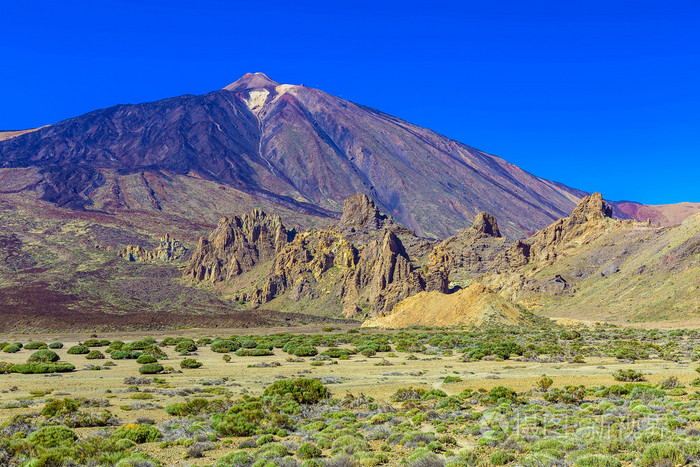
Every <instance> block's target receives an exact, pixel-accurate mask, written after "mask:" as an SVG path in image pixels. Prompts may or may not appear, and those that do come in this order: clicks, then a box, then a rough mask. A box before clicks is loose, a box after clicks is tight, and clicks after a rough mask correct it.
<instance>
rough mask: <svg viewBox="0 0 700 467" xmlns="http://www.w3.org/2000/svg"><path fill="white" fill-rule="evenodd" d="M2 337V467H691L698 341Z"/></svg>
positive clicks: (511, 333)
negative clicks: (327, 466) (498, 466)
mask: <svg viewBox="0 0 700 467" xmlns="http://www.w3.org/2000/svg"><path fill="white" fill-rule="evenodd" d="M275 331H276V330H267V331H266V330H264V329H257V330H254V331H250V332H256V333H257V334H247V335H243V334H242V333H240V330H235V331H234V332H235V334H234V332H232V330H228V331H227V330H221V329H219V330H194V329H189V330H182V331H169V332H157V333H156V332H143V333H137V332H135V333H134V332H132V333H128V334H127V333H122V334H118V333H115V334H109V333H103V334H97V335H90V334H84V335H82V334H36V335H3V336H0V339H1V340H2V341H3V343H2V344H0V345H1V346H2V352H0V361H2V363H0V371H2V372H4V374H1V375H0V381H1V382H2V385H1V386H0V390H1V391H0V424H1V426H0V463H2V464H3V465H5V464H9V465H31V466H39V465H43V466H48V465H122V466H124V465H139V466H145V465H219V466H228V465H238V466H248V465H251V466H252V465H256V466H272V465H279V466H293V465H308V466H312V465H330V466H345V465H362V466H367V465H370V466H371V465H414V466H433V465H455V466H457V465H525V466H528V465H533V466H534V465H538V466H539V465H553V466H554V465H574V466H616V465H641V466H652V465H659V466H660V465H678V464H687V463H691V464H695V463H697V462H699V461H700V438H699V437H700V415H699V414H698V412H699V411H698V409H699V408H700V405H699V404H700V403H699V401H700V391H699V390H698V388H700V374H698V372H697V371H696V368H697V367H698V365H700V363H698V362H697V361H698V360H700V332H699V331H660V330H634V329H626V328H620V327H614V326H598V327H592V328H580V329H572V328H564V327H551V326H549V327H542V328H527V329H523V328H501V329H479V330H468V329H461V330H460V329H449V330H445V329H428V328H423V329H418V328H414V329H409V330H405V331H401V332H398V331H391V330H377V329H365V328H363V329H361V330H358V329H353V328H347V327H343V329H339V328H337V327H325V328H318V329H311V328H306V329H305V330H297V331H296V332H275Z"/></svg>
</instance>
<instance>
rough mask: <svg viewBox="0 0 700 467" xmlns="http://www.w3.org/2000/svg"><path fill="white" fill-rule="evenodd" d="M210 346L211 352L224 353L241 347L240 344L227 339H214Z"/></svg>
mask: <svg viewBox="0 0 700 467" xmlns="http://www.w3.org/2000/svg"><path fill="white" fill-rule="evenodd" d="M210 347H211V350H212V351H213V352H218V353H226V352H235V351H236V350H238V349H240V348H241V344H239V343H238V342H235V341H232V340H229V339H214V341H213V342H212V343H211V345H210Z"/></svg>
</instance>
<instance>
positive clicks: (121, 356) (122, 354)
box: [110, 350, 142, 360]
mask: <svg viewBox="0 0 700 467" xmlns="http://www.w3.org/2000/svg"><path fill="white" fill-rule="evenodd" d="M141 355H142V354H141V352H138V351H132V352H127V351H126V350H115V351H114V352H112V353H111V354H110V357H112V358H113V359H114V360H125V359H130V360H137V359H138V358H139V357H140V356H141Z"/></svg>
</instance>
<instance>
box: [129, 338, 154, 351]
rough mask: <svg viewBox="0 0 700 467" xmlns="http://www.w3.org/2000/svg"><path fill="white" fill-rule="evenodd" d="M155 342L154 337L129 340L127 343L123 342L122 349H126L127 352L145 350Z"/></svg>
mask: <svg viewBox="0 0 700 467" xmlns="http://www.w3.org/2000/svg"><path fill="white" fill-rule="evenodd" d="M153 342H154V340H153V339H142V340H138V341H132V342H128V343H126V344H123V345H122V346H121V350H124V351H126V352H133V351H134V350H143V349H145V348H146V347H148V346H149V345H152V344H153Z"/></svg>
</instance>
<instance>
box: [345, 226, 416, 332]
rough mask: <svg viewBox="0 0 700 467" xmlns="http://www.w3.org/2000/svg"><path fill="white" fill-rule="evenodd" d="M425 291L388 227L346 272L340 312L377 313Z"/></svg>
mask: <svg viewBox="0 0 700 467" xmlns="http://www.w3.org/2000/svg"><path fill="white" fill-rule="evenodd" d="M423 290H425V278H424V277H423V275H422V274H421V273H420V272H417V271H414V270H413V265H412V264H411V260H410V258H409V257H408V255H407V254H406V250H405V249H404V247H403V244H402V243H401V240H399V238H398V237H397V236H396V235H394V233H393V232H391V231H389V230H385V231H384V236H383V238H381V239H377V240H374V241H373V242H372V243H370V244H369V245H368V246H367V247H365V248H364V249H363V251H362V254H361V256H360V259H359V261H358V265H357V267H355V268H354V270H350V271H348V274H346V276H345V279H344V281H343V286H342V289H341V296H342V300H343V314H344V315H345V316H347V317H349V318H353V317H356V316H377V315H380V316H382V315H385V314H387V313H389V312H391V309H392V308H393V307H394V305H395V304H396V303H398V302H399V301H401V300H403V299H404V298H406V297H410V296H411V295H413V294H416V293H418V292H421V291H423Z"/></svg>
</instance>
